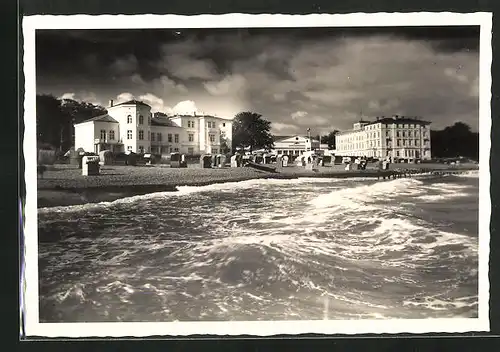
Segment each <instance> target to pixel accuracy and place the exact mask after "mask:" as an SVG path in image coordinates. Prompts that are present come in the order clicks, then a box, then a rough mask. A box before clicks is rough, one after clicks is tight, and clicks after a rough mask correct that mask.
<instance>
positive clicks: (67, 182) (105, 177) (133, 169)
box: [37, 164, 477, 208]
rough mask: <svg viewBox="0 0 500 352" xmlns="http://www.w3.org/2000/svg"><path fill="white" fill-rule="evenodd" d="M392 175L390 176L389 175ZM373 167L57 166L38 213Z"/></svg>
mask: <svg viewBox="0 0 500 352" xmlns="http://www.w3.org/2000/svg"><path fill="white" fill-rule="evenodd" d="M402 168H404V169H416V170H424V169H428V170H433V171H437V170H448V169H452V170H474V169H477V165H473V164H463V165H454V166H449V165H444V164H423V165H417V164H393V165H391V169H392V170H397V169H402ZM390 172H392V171H391V170H390ZM378 174H379V171H378V170H377V168H376V166H375V165H369V166H368V167H367V169H366V170H350V171H345V170H344V167H343V165H333V166H327V167H320V168H319V169H318V170H316V171H310V170H306V169H304V168H303V167H297V166H289V167H285V168H282V169H279V170H278V172H267V171H261V170H256V169H253V168H251V167H242V168H229V167H226V168H220V169H216V168H214V169H202V168H198V167H189V168H184V169H176V168H170V167H164V166H121V165H110V166H103V167H102V168H101V170H100V175H98V176H89V177H86V176H82V174H81V170H80V169H78V168H77V167H75V166H72V165H53V166H50V167H49V170H47V171H46V172H45V173H44V175H43V178H40V177H39V178H38V182H37V187H38V192H37V206H38V208H43V207H52V206H69V205H79V204H85V203H98V202H105V201H113V200H116V199H120V198H125V197H130V196H134V195H141V194H147V193H154V192H166V191H175V190H176V189H177V187H178V186H203V185H209V184H215V183H222V182H238V181H245V180H250V179H257V178H298V177H321V178H328V177H336V178H346V177H377V175H378Z"/></svg>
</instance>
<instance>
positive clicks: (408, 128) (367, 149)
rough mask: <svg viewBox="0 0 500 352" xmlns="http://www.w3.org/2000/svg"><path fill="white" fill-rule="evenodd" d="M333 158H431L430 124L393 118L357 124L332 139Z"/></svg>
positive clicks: (405, 159) (410, 119)
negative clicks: (334, 150) (334, 154)
mask: <svg viewBox="0 0 500 352" xmlns="http://www.w3.org/2000/svg"><path fill="white" fill-rule="evenodd" d="M335 145H336V146H335V148H336V155H340V156H366V157H374V158H385V157H391V158H392V160H398V161H414V160H417V159H421V160H428V159H431V131H430V122H428V121H423V120H420V119H417V118H413V117H405V116H398V115H394V116H392V117H382V118H378V117H377V119H376V120H375V121H359V122H357V123H355V124H354V126H353V129H352V130H348V131H343V132H339V133H338V134H337V135H336V136H335Z"/></svg>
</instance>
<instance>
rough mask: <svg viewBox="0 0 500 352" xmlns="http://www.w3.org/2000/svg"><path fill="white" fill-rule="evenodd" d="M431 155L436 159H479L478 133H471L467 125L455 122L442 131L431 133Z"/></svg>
mask: <svg viewBox="0 0 500 352" xmlns="http://www.w3.org/2000/svg"><path fill="white" fill-rule="evenodd" d="M431 148H432V155H433V156H434V157H438V158H454V157H459V156H463V157H469V158H472V159H476V160H477V159H478V158H479V133H477V132H472V131H471V128H470V126H469V125H467V124H465V123H463V122H456V123H455V124H454V125H453V126H448V127H446V128H444V129H443V130H438V131H435V130H433V131H431Z"/></svg>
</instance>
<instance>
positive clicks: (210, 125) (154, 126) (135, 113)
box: [74, 100, 232, 155]
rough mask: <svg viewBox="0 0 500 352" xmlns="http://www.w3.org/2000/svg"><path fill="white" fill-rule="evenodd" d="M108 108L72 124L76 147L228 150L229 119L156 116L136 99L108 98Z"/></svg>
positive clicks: (199, 151) (195, 152) (89, 149)
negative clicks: (118, 100) (98, 114)
mask: <svg viewBox="0 0 500 352" xmlns="http://www.w3.org/2000/svg"><path fill="white" fill-rule="evenodd" d="M107 111H108V112H107V114H105V115H101V116H97V117H94V118H92V119H89V120H86V121H83V122H81V123H78V124H75V125H74V128H75V149H78V148H83V149H84V150H85V151H87V152H94V153H99V152H100V151H102V150H110V151H112V152H115V153H120V152H126V151H130V152H134V153H152V154H168V153H174V152H180V153H183V154H188V155H199V154H205V153H206V154H218V153H223V152H230V151H231V142H232V120H230V119H225V118H221V117H216V116H211V115H205V114H201V115H198V114H196V113H194V114H193V115H173V116H159V115H158V114H152V113H151V106H149V105H148V104H146V103H144V102H142V101H138V100H130V101H127V102H124V103H120V104H113V101H112V100H111V101H110V103H109V107H108V108H107ZM225 148H227V150H223V149H225Z"/></svg>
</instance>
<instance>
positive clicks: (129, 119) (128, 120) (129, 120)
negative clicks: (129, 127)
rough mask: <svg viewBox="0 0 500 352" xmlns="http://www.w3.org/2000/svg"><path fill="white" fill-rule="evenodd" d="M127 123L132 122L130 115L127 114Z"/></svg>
mask: <svg viewBox="0 0 500 352" xmlns="http://www.w3.org/2000/svg"><path fill="white" fill-rule="evenodd" d="M127 123H132V115H128V116H127Z"/></svg>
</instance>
